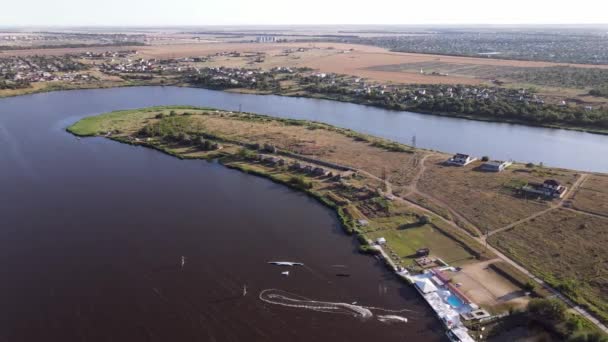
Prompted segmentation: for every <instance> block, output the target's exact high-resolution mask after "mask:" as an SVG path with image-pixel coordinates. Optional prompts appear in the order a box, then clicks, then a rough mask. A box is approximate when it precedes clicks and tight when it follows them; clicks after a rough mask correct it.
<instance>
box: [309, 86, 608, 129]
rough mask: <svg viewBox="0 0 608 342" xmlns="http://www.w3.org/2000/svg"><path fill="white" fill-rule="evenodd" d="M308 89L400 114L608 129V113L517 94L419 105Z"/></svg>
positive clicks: (395, 96)
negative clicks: (523, 98) (525, 98)
mask: <svg viewBox="0 0 608 342" xmlns="http://www.w3.org/2000/svg"><path fill="white" fill-rule="evenodd" d="M432 88H433V86H429V89H432ZM305 89H306V90H308V91H310V92H313V93H317V92H318V93H321V94H327V95H331V96H335V97H336V98H337V99H339V100H354V101H355V102H359V103H363V104H369V105H375V106H379V107H383V108H389V109H396V110H409V111H415V112H423V113H435V114H449V115H463V116H470V117H481V118H490V119H494V120H497V121H523V122H528V123H531V124H555V125H570V126H577V127H590V128H608V109H605V108H595V109H592V110H587V109H585V108H581V107H575V106H557V105H553V104H542V103H533V102H529V101H518V100H514V99H513V98H514V95H513V94H511V93H510V92H512V91H514V90H510V91H505V92H504V93H498V94H497V96H496V98H495V99H483V98H466V97H465V98H459V97H453V98H449V97H445V96H444V97H423V98H421V99H418V100H416V101H411V100H409V101H408V100H407V98H406V97H404V96H401V95H400V94H398V93H397V94H395V93H389V94H381V93H380V92H377V91H372V92H371V93H369V94H360V95H352V93H351V92H349V90H348V89H345V88H343V87H339V86H336V85H331V86H325V85H316V84H313V85H309V86H307V87H306V88H305ZM515 92H517V91H515ZM347 94H350V95H347ZM346 96H348V98H346Z"/></svg>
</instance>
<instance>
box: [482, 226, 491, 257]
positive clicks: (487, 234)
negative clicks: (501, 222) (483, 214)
mask: <svg viewBox="0 0 608 342" xmlns="http://www.w3.org/2000/svg"><path fill="white" fill-rule="evenodd" d="M489 236H490V230H489V229H488V228H487V227H486V248H485V251H484V252H483V253H484V254H486V253H487V252H488V237H489Z"/></svg>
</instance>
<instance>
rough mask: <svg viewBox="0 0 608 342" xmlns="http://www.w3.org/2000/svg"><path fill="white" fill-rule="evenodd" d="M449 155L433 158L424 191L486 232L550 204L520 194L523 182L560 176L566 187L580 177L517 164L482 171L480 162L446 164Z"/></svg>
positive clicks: (422, 183)
mask: <svg viewBox="0 0 608 342" xmlns="http://www.w3.org/2000/svg"><path fill="white" fill-rule="evenodd" d="M446 159H447V158H446V157H445V156H437V157H432V158H429V159H428V160H427V161H426V163H425V165H426V171H425V172H424V174H423V175H422V177H421V179H420V181H419V182H418V188H419V189H420V191H422V192H424V193H426V194H428V195H430V196H432V197H433V198H435V199H437V200H439V201H441V202H443V203H445V204H447V205H448V206H449V207H450V208H451V209H453V210H454V211H456V212H457V213H459V214H460V215H462V216H463V217H465V218H466V219H467V220H469V221H470V222H471V223H473V224H474V225H475V226H476V227H477V228H479V229H480V230H481V231H482V232H484V231H485V230H486V229H488V230H490V231H491V230H495V229H499V228H501V227H504V226H506V225H508V224H510V223H513V222H515V221H518V220H520V219H523V218H526V217H528V216H530V215H532V214H534V213H536V212H539V211H542V210H544V209H547V208H548V207H549V204H548V203H547V202H543V201H535V200H526V199H523V198H520V197H517V196H516V195H515V193H514V191H513V189H512V188H513V187H514V186H516V185H517V184H521V183H523V182H541V183H542V182H543V181H544V180H546V179H556V180H558V181H560V182H561V183H562V184H565V185H566V186H571V185H572V184H573V182H574V181H575V180H576V173H575V172H573V171H568V170H560V169H549V168H543V169H539V168H535V169H532V170H531V169H528V168H526V167H525V166H523V165H521V164H514V165H513V166H511V167H510V168H508V169H507V170H506V171H503V172H500V173H494V172H483V171H480V170H479V166H480V165H481V162H480V161H477V162H474V163H472V164H469V165H467V166H465V167H457V166H444V165H443V162H444V161H445V160H446Z"/></svg>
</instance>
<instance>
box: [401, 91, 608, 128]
mask: <svg viewBox="0 0 608 342" xmlns="http://www.w3.org/2000/svg"><path fill="white" fill-rule="evenodd" d="M406 108H407V109H408V110H413V111H422V112H433V113H448V114H464V115H470V116H480V117H487V118H493V119H498V120H518V121H525V122H530V123H535V124H567V125H573V126H581V127H594V128H608V111H606V110H605V109H594V110H586V109H584V108H580V107H568V106H563V107H562V106H556V105H550V104H549V105H545V104H532V103H526V102H525V101H519V102H515V101H506V100H502V99H497V100H479V99H464V100H460V99H442V98H434V99H425V101H421V102H416V103H414V104H413V105H409V106H407V107H406Z"/></svg>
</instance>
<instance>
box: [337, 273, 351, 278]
mask: <svg viewBox="0 0 608 342" xmlns="http://www.w3.org/2000/svg"><path fill="white" fill-rule="evenodd" d="M336 277H350V274H348V273H336Z"/></svg>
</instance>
